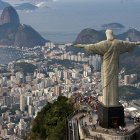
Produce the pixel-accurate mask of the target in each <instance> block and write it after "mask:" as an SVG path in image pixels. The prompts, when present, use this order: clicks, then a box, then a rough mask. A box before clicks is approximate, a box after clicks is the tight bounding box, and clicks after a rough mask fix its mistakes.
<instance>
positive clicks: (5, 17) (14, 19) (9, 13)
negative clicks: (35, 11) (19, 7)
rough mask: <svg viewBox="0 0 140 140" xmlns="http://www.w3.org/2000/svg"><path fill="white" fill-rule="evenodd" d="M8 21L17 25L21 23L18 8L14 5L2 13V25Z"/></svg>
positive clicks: (0, 20)
mask: <svg viewBox="0 0 140 140" xmlns="http://www.w3.org/2000/svg"><path fill="white" fill-rule="evenodd" d="M6 23H9V24H12V25H16V26H19V25H20V20H19V16H18V14H17V12H16V10H15V9H14V8H13V7H12V6H8V7H6V8H5V9H4V10H3V12H2V14H1V17H0V25H3V24H6Z"/></svg>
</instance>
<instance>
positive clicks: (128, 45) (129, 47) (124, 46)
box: [120, 41, 140, 53]
mask: <svg viewBox="0 0 140 140" xmlns="http://www.w3.org/2000/svg"><path fill="white" fill-rule="evenodd" d="M120 46H121V47H120V53H125V52H130V51H133V49H134V48H135V47H136V46H140V42H129V41H122V42H121V44H120Z"/></svg>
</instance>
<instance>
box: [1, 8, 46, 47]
mask: <svg viewBox="0 0 140 140" xmlns="http://www.w3.org/2000/svg"><path fill="white" fill-rule="evenodd" d="M45 43H46V40H45V39H44V38H43V37H41V35H40V34H39V33H38V32H37V31H35V30H34V29H33V28H32V27H31V26H28V25H22V24H20V19H19V16H18V14H17V12H16V10H15V9H14V8H13V7H12V6H9V7H6V8H5V9H4V10H3V12H2V14H1V17H0V45H11V46H18V47H34V46H38V45H45Z"/></svg>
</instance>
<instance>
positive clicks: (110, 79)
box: [82, 39, 136, 107]
mask: <svg viewBox="0 0 140 140" xmlns="http://www.w3.org/2000/svg"><path fill="white" fill-rule="evenodd" d="M82 46H84V48H85V49H86V51H87V52H90V53H92V54H98V55H100V56H101V59H102V63H101V77H102V92H103V96H102V101H101V102H102V103H103V104H104V105H105V106H108V107H109V106H118V105H119V89H118V71H119V56H120V54H122V53H125V52H129V51H132V50H133V48H134V47H135V46H136V43H135V42H127V41H121V40H116V39H114V40H112V41H109V40H105V41H101V42H99V43H96V44H89V45H82Z"/></svg>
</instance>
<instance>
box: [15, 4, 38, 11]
mask: <svg viewBox="0 0 140 140" xmlns="http://www.w3.org/2000/svg"><path fill="white" fill-rule="evenodd" d="M37 8H38V7H37V6H35V5H33V4H31V3H22V4H20V5H18V6H15V9H16V10H35V9H37Z"/></svg>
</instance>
